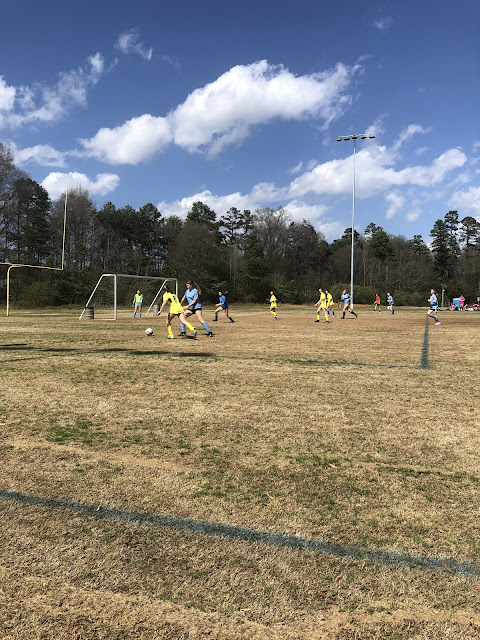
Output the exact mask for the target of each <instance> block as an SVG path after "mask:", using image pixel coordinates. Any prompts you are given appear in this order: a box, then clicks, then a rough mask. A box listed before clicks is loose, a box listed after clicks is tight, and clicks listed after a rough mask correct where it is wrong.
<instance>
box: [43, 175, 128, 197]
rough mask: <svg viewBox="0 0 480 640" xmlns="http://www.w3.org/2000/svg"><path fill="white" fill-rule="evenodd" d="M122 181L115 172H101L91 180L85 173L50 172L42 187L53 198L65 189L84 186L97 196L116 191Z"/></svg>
mask: <svg viewBox="0 0 480 640" xmlns="http://www.w3.org/2000/svg"><path fill="white" fill-rule="evenodd" d="M119 183H120V178H119V177H118V176H117V175H116V174H114V173H99V174H97V176H96V178H95V180H91V179H90V178H89V177H88V176H86V175H85V174H84V173H77V172H70V173H59V172H53V173H50V174H49V175H48V176H47V177H46V178H45V180H43V182H42V187H43V188H44V189H46V190H47V191H48V194H49V196H50V197H51V198H52V200H55V199H56V198H59V197H60V196H61V195H62V193H64V192H65V189H66V188H67V187H68V188H73V187H82V188H83V189H87V191H88V192H89V193H90V194H91V195H93V196H95V195H99V196H105V195H107V193H111V192H112V191H114V190H115V189H116V188H117V187H118V185H119Z"/></svg>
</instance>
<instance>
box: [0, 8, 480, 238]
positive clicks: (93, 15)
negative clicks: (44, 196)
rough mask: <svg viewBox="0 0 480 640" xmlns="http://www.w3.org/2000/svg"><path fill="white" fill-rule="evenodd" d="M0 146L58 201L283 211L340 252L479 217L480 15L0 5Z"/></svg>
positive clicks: (173, 210)
mask: <svg viewBox="0 0 480 640" xmlns="http://www.w3.org/2000/svg"><path fill="white" fill-rule="evenodd" d="M0 11H1V13H0V140H2V141H3V142H4V143H6V144H7V145H9V146H10V148H11V149H12V151H13V152H14V155H15V159H16V163H17V165H18V166H20V167H21V168H23V169H25V170H26V171H27V172H28V173H29V174H30V175H31V177H32V178H33V179H35V180H37V181H38V182H40V183H41V184H43V186H44V187H45V188H46V189H47V190H48V192H49V193H50V195H51V197H52V198H57V197H58V196H59V195H60V194H61V193H62V192H63V191H64V190H65V187H67V186H68V187H72V186H74V185H78V186H82V187H85V188H87V189H88V190H89V192H90V194H91V196H92V198H93V199H94V201H95V202H96V203H97V205H98V206H101V205H102V204H103V203H104V202H106V201H108V200H111V201H112V202H114V203H115V204H116V205H117V206H123V205H126V204H130V205H132V206H134V207H140V206H142V205H143V204H146V203H147V202H152V203H154V204H155V205H157V206H158V207H159V209H160V210H161V212H162V213H163V214H164V215H170V214H178V215H180V216H182V217H184V216H185V215H186V213H187V212H188V210H189V209H190V207H191V204H192V203H193V202H195V201H197V200H202V201H203V202H205V203H207V204H208V205H209V206H210V207H212V208H213V209H214V210H215V211H216V212H217V214H218V215H219V216H221V215H223V214H224V213H225V212H226V211H227V210H228V209H229V208H230V207H231V206H236V207H238V208H239V209H246V208H248V209H251V210H255V209H256V208H261V207H273V208H277V207H279V206H284V207H285V208H286V209H287V210H288V212H289V213H290V215H291V217H292V220H295V221H301V220H302V219H307V220H309V221H310V222H311V223H312V224H313V225H314V226H315V227H316V228H317V229H319V230H321V231H323V233H325V236H326V237H327V239H328V240H332V239H334V238H335V237H339V236H340V235H341V234H342V232H343V230H344V229H345V228H346V227H349V226H351V213H352V182H353V171H352V169H353V166H352V153H353V144H352V142H351V141H350V142H341V143H338V142H336V139H337V137H338V136H342V135H347V134H351V133H363V132H368V133H371V134H373V135H375V136H376V138H375V140H368V141H358V143H357V147H356V149H357V153H356V203H355V226H356V228H357V229H359V230H360V231H363V229H364V228H365V226H366V225H367V224H368V223H369V222H372V221H373V222H375V223H376V224H377V225H380V226H383V227H384V228H385V229H386V230H387V231H388V232H390V233H394V234H399V233H401V234H404V235H405V236H407V237H409V238H411V237H413V235H414V234H417V233H419V234H422V235H423V236H424V238H425V239H428V236H429V231H430V229H431V228H432V226H433V223H434V221H435V220H436V219H437V218H439V217H443V215H444V214H445V213H446V212H447V211H449V210H450V209H457V210H458V211H459V215H460V218H462V217H464V216H466V215H472V216H475V217H477V219H478V220H480V118H479V111H480V110H479V105H480V84H479V79H480V73H479V72H480V45H479V42H480V38H479V36H478V33H479V27H480V4H479V3H478V2H476V1H472V0H457V1H456V2H451V1H449V2H447V1H445V0H437V1H435V2H428V1H424V2H418V0H417V1H415V2H413V1H411V0H405V1H403V2H401V3H400V2H390V1H382V2H380V1H378V2H377V1H376V0H372V1H370V2H358V1H356V2H353V1H351V0H337V1H336V2H329V3H327V2H323V1H321V0H316V1H314V0H310V1H306V0H296V1H295V2H287V1H281V0H279V1H277V2H272V1H271V0H263V1H262V0H256V1H255V2H253V1H251V0H246V1H243V2H241V3H236V2H232V1H229V0H218V1H217V0H210V1H207V0H197V1H196V2H191V1H190V0H185V1H184V2H176V3H174V2H169V3H166V2H162V1H158V2H152V1H151V0H148V1H146V0H136V1H135V2H132V1H131V0H128V1H125V0H116V1H115V2H106V1H104V0H97V1H96V2H92V1H91V0H84V1H83V2H82V3H66V2H58V1H57V0H51V1H49V0H45V1H44V2H42V3H39V2H31V1H25V0H0Z"/></svg>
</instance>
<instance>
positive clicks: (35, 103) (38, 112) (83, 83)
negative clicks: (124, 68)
mask: <svg viewBox="0 0 480 640" xmlns="http://www.w3.org/2000/svg"><path fill="white" fill-rule="evenodd" d="M103 71H104V61H103V57H102V56H101V55H100V53H96V54H95V55H93V56H90V57H89V58H87V64H86V65H85V66H84V67H79V68H78V69H74V70H72V71H69V72H62V73H59V74H58V81H57V83H56V84H55V85H54V86H45V85H41V84H36V85H35V86H34V87H33V88H32V87H24V86H21V87H17V88H15V87H7V86H6V84H5V82H4V81H3V79H2V82H3V85H2V84H1V83H0V101H2V102H3V104H4V105H5V106H6V107H8V112H6V113H4V114H3V118H2V117H1V115H0V126H1V127H11V128H17V127H21V126H23V125H25V124H28V123H39V122H40V123H50V122H55V121H57V120H59V119H60V118H62V117H63V116H64V115H65V114H66V113H67V111H68V110H69V109H71V108H72V107H77V106H80V107H85V106H86V102H87V89H88V87H89V86H91V85H95V84H97V82H98V81H99V79H100V77H101V75H102V74H103Z"/></svg>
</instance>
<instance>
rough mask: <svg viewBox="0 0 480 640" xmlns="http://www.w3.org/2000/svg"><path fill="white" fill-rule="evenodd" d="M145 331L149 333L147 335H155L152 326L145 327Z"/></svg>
mask: <svg viewBox="0 0 480 640" xmlns="http://www.w3.org/2000/svg"><path fill="white" fill-rule="evenodd" d="M145 333H146V334H147V336H153V329H150V327H148V329H145Z"/></svg>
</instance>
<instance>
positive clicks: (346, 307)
mask: <svg viewBox="0 0 480 640" xmlns="http://www.w3.org/2000/svg"><path fill="white" fill-rule="evenodd" d="M340 299H341V301H342V304H343V315H342V320H345V313H346V312H347V311H348V313H353V315H354V316H355V318H358V316H357V314H356V313H355V311H354V310H353V309H350V304H351V302H352V296H351V295H350V294H349V293H348V291H347V290H346V289H344V290H343V291H342V295H341V296H340Z"/></svg>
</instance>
